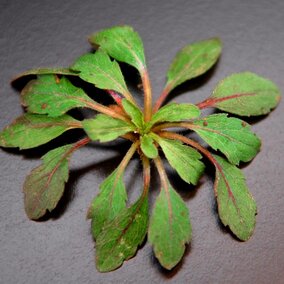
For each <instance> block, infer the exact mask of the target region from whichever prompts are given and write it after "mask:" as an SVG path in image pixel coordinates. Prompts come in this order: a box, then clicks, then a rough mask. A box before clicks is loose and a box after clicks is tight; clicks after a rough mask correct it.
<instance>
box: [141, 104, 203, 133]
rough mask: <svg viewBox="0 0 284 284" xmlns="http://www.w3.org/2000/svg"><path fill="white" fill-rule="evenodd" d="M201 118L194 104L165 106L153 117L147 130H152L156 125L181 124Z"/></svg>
mask: <svg viewBox="0 0 284 284" xmlns="http://www.w3.org/2000/svg"><path fill="white" fill-rule="evenodd" d="M199 116H200V110H199V108H198V107H197V106H195V105H193V104H177V103H171V104H167V105H165V106H163V107H162V108H160V109H159V110H158V111H157V112H156V113H155V114H154V115H153V117H152V119H151V121H150V122H149V123H148V124H147V128H151V126H153V125H154V124H156V123H161V122H179V121H183V120H188V119H193V118H196V117H199Z"/></svg>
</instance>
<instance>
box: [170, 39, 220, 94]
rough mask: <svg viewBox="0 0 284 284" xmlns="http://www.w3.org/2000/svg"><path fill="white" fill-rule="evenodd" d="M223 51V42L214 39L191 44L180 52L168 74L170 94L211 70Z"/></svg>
mask: <svg viewBox="0 0 284 284" xmlns="http://www.w3.org/2000/svg"><path fill="white" fill-rule="evenodd" d="M221 49H222V45H221V41H220V40H219V39H218V38H212V39H209V40H204V41H200V42H196V43H193V44H189V45H187V46H185V47H184V48H183V49H182V50H180V51H179V52H178V53H177V55H176V57H175V58H174V60H173V62H172V64H171V65H170V67H169V70H168V73H167V77H168V80H167V84H166V89H167V90H168V92H170V91H171V90H173V89H174V88H175V87H177V86H178V85H180V84H182V83H184V82H185V81H187V80H189V79H192V78H195V77H197V76H200V75H202V74H203V73H205V72H206V71H207V70H209V69H210V68H211V67H212V66H213V65H214V64H215V63H216V61H217V60H218V58H219V56H220V54H221Z"/></svg>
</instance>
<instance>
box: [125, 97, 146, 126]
mask: <svg viewBox="0 0 284 284" xmlns="http://www.w3.org/2000/svg"><path fill="white" fill-rule="evenodd" d="M122 106H123V109H124V110H125V112H126V113H127V114H128V115H129V116H130V118H131V121H132V122H133V124H135V125H136V126H137V127H138V128H140V129H141V128H143V127H144V119H143V114H142V112H141V110H140V109H139V108H138V107H137V106H135V105H134V104H132V103H131V102H129V101H128V100H126V99H123V100H122Z"/></svg>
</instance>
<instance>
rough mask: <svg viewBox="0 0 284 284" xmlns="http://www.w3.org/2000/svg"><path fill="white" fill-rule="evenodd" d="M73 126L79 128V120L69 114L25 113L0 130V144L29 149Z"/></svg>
mask: <svg viewBox="0 0 284 284" xmlns="http://www.w3.org/2000/svg"><path fill="white" fill-rule="evenodd" d="M74 128H81V122H80V121H78V120H75V119H74V118H72V117H71V116H69V115H62V116H60V117H56V118H54V117H48V116H46V115H39V114H29V113H27V114H24V115H22V116H20V117H19V118H17V119H16V120H15V121H14V122H12V124H11V125H9V126H7V127H6V128H4V129H3V131H2V132H0V146H2V147H19V148H20V149H29V148H33V147H37V146H39V145H42V144H45V143H47V142H49V141H50V140H52V139H54V138H56V137H58V136H59V135H61V134H62V133H64V132H65V131H67V130H69V129H74Z"/></svg>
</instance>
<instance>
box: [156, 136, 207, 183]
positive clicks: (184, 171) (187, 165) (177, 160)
mask: <svg viewBox="0 0 284 284" xmlns="http://www.w3.org/2000/svg"><path fill="white" fill-rule="evenodd" d="M155 138H156V140H157V142H158V143H159V145H160V146H161V148H162V150H163V152H164V153H165V156H166V158H167V160H168V161H169V163H170V165H171V166H172V167H173V168H174V169H175V170H176V171H177V173H178V174H179V176H180V177H181V178H182V179H183V180H184V181H186V182H187V183H192V184H194V185H196V184H197V182H198V181H199V179H200V177H201V175H202V174H203V171H204V168H205V166H204V164H203V163H202V162H201V161H200V159H201V158H202V156H201V155H200V154H199V152H197V151H196V150H195V149H193V148H191V147H190V146H187V145H183V144H182V143H181V142H179V141H175V140H170V139H165V138H160V137H157V136H155Z"/></svg>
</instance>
